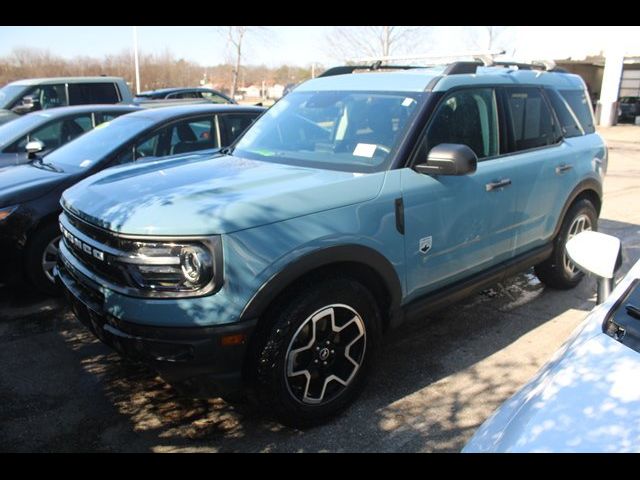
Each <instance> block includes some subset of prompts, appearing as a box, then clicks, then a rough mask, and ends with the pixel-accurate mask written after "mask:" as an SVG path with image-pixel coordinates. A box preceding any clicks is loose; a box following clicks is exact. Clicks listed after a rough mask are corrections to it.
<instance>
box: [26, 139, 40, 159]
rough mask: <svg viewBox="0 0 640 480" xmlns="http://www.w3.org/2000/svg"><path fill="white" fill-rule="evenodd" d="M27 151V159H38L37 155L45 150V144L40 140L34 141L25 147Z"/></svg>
mask: <svg viewBox="0 0 640 480" xmlns="http://www.w3.org/2000/svg"><path fill="white" fill-rule="evenodd" d="M24 149H25V150H26V151H27V157H28V158H29V159H31V160H33V159H34V158H36V154H37V153H38V152H41V151H42V150H44V143H42V142H41V141H40V140H32V141H30V142H29V143H27V145H26V146H25V147H24Z"/></svg>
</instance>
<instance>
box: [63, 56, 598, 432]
mask: <svg viewBox="0 0 640 480" xmlns="http://www.w3.org/2000/svg"><path fill="white" fill-rule="evenodd" d="M357 68H359V67H355V66H354V67H340V68H339V70H337V72H340V73H344V74H338V75H335V74H334V73H335V72H336V70H333V71H331V70H329V71H328V72H325V73H324V74H323V75H322V76H321V77H319V78H316V79H313V80H309V81H307V82H305V83H303V84H301V85H299V86H298V87H297V88H296V89H295V90H294V91H292V92H290V93H289V94H288V95H287V96H286V97H285V99H284V100H282V101H280V102H277V103H276V104H275V105H274V106H272V107H271V108H270V109H269V110H267V111H266V112H265V114H264V115H263V116H261V117H260V119H259V120H257V121H256V123H255V124H254V125H253V126H252V127H251V128H250V129H249V130H248V131H247V132H246V133H245V134H244V135H243V136H242V137H241V138H240V139H239V140H238V141H237V142H236V143H235V144H234V145H233V146H232V148H230V149H229V150H228V151H226V153H227V155H226V156H223V157H216V158H214V159H211V160H203V161H199V162H197V163H188V164H180V165H175V166H172V168H167V167H166V166H165V165H160V164H159V165H157V166H153V165H145V166H138V167H136V166H131V167H127V168H125V169H121V170H118V171H111V172H108V171H105V172H101V173H99V174H97V175H96V176H94V177H92V178H89V179H86V180H84V181H83V182H81V183H79V184H77V185H76V186H74V187H73V188H70V189H68V190H67V191H66V192H64V195H63V196H62V200H61V203H62V206H63V208H64V212H63V214H62V215H61V216H60V224H61V225H62V227H63V229H64V230H63V232H64V241H63V242H61V244H60V252H61V255H60V260H61V262H60V266H59V278H60V280H61V282H62V283H63V284H64V286H65V290H66V291H67V292H68V294H69V298H70V299H71V302H72V304H73V305H74V309H75V312H76V315H77V316H78V317H79V319H80V320H81V321H82V322H83V323H84V324H85V325H87V326H88V328H89V329H91V330H92V331H93V332H94V333H95V334H96V336H97V337H98V338H100V339H101V340H102V341H104V342H105V343H107V344H108V345H110V346H112V347H113V348H114V349H115V350H117V351H119V352H120V353H121V354H122V355H124V356H128V357H133V358H138V359H141V360H144V361H147V362H148V363H149V364H150V365H152V366H154V367H155V368H157V369H158V371H159V372H160V373H161V375H163V376H164V378H165V379H167V380H168V381H170V382H173V383H175V384H181V383H182V384H185V383H186V384H188V385H190V386H192V387H195V386H213V387H215V388H216V389H217V390H218V392H222V393H225V395H232V394H234V393H235V392H238V391H239V390H240V389H242V388H243V387H249V388H250V389H251V390H253V392H254V393H255V396H256V397H257V398H258V399H259V400H260V402H261V404H262V405H264V406H265V407H266V409H267V410H268V411H269V412H272V413H273V414H274V415H276V416H277V417H278V418H279V419H280V420H281V421H282V422H284V423H287V424H290V425H295V426H307V425H311V424H315V423H318V422H321V421H323V420H325V419H326V418H328V417H329V416H331V415H334V414H336V413H337V412H339V411H340V410H341V409H343V408H345V407H346V406H347V405H348V404H349V403H351V402H352V401H353V400H354V399H355V397H356V396H357V394H358V393H359V391H360V390H361V388H362V387H363V385H364V381H365V378H366V376H367V373H368V370H369V367H370V366H371V362H372V360H373V358H374V355H375V352H376V349H377V348H378V346H379V345H380V343H381V342H382V341H384V338H385V335H386V334H387V331H388V329H389V328H390V327H394V326H397V325H399V324H400V323H401V322H402V321H403V320H405V319H408V318H424V314H425V312H427V311H429V310H430V309H435V308H437V307H439V306H442V305H444V304H445V302H447V301H453V300H455V299H459V298H461V297H463V296H466V295H469V294H470V293H472V292H473V291H474V290H476V289H483V288H486V287H487V286H488V285H490V284H493V283H495V282H496V281H500V280H501V279H503V278H505V276H506V275H510V274H512V273H514V272H517V271H520V270H523V269H526V268H528V267H530V266H532V265H535V266H536V272H537V274H538V276H539V277H540V279H541V280H543V281H544V282H545V283H546V284H547V285H549V286H552V287H556V288H571V287H573V286H575V285H576V284H577V283H578V282H580V280H581V278H582V273H581V272H580V271H579V270H577V269H574V268H573V267H572V265H571V264H568V263H566V262H565V260H566V252H565V242H566V240H567V238H568V236H569V235H573V234H574V233H576V232H577V231H580V230H583V229H588V228H595V227H596V224H597V220H598V214H599V212H600V207H601V204H602V180H603V176H604V172H605V168H606V159H607V150H606V147H605V145H604V142H603V140H602V138H601V137H600V136H599V135H598V134H597V133H595V130H594V128H593V117H592V112H591V110H590V109H589V108H584V107H581V106H584V105H588V102H587V103H585V102H576V105H577V110H576V111H571V110H570V108H571V107H570V105H571V102H567V101H564V100H563V97H565V96H567V94H571V95H572V96H577V97H579V96H582V97H584V96H585V95H586V90H585V85H584V83H583V81H582V79H581V78H580V77H579V76H576V75H571V74H565V73H556V72H550V71H533V70H526V69H524V68H521V69H519V70H512V69H511V68H504V67H499V66H495V67H483V66H481V65H480V66H479V65H478V64H476V63H469V62H456V63H453V64H451V65H449V66H447V67H446V68H445V67H439V68H436V67H434V68H427V69H413V70H411V71H399V72H398V71H395V72H381V71H374V72H369V73H362V74H351V73H349V72H351V71H353V70H355V69H357ZM360 68H361V67H360ZM134 115H135V114H134ZM129 118H131V117H129ZM252 396H253V395H252Z"/></svg>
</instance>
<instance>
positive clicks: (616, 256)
mask: <svg viewBox="0 0 640 480" xmlns="http://www.w3.org/2000/svg"><path fill="white" fill-rule="evenodd" d="M567 254H568V255H569V258H571V260H572V261H573V262H574V263H575V264H576V265H577V266H578V267H579V268H580V269H581V270H583V271H585V272H587V273H591V274H593V275H594V276H595V277H596V278H597V279H598V298H597V300H596V303H597V304H601V303H602V302H604V301H605V300H606V298H607V297H608V296H609V294H610V293H611V290H613V287H614V278H615V273H616V271H617V270H618V269H619V268H620V266H621V265H622V243H621V242H620V239H619V238H617V237H613V236H611V235H606V234H604V233H600V232H593V231H590V230H587V231H584V232H580V233H579V234H577V235H576V236H575V237H573V238H571V239H570V240H569V241H568V242H567Z"/></svg>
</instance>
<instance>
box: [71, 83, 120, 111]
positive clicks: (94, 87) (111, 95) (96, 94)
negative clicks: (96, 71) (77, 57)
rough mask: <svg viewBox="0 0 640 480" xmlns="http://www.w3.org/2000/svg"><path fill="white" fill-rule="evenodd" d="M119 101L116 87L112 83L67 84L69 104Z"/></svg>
mask: <svg viewBox="0 0 640 480" xmlns="http://www.w3.org/2000/svg"><path fill="white" fill-rule="evenodd" d="M119 101H120V98H119V97H118V92H117V91H116V85H115V84H113V83H108V82H105V83H76V84H73V83H72V84H69V104H71V105H85V104H88V103H117V102H119Z"/></svg>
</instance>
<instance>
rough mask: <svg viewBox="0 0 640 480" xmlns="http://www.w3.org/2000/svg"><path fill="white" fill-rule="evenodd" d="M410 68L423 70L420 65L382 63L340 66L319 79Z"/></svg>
mask: <svg viewBox="0 0 640 480" xmlns="http://www.w3.org/2000/svg"><path fill="white" fill-rule="evenodd" d="M410 68H424V67H422V66H420V65H382V62H380V61H377V62H375V63H372V64H371V65H341V66H339V67H332V68H330V69H328V70H325V71H324V72H322V74H321V75H318V78H319V77H333V76H334V75H345V74H348V73H353V72H354V71H356V70H368V71H374V70H409V69H410Z"/></svg>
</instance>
